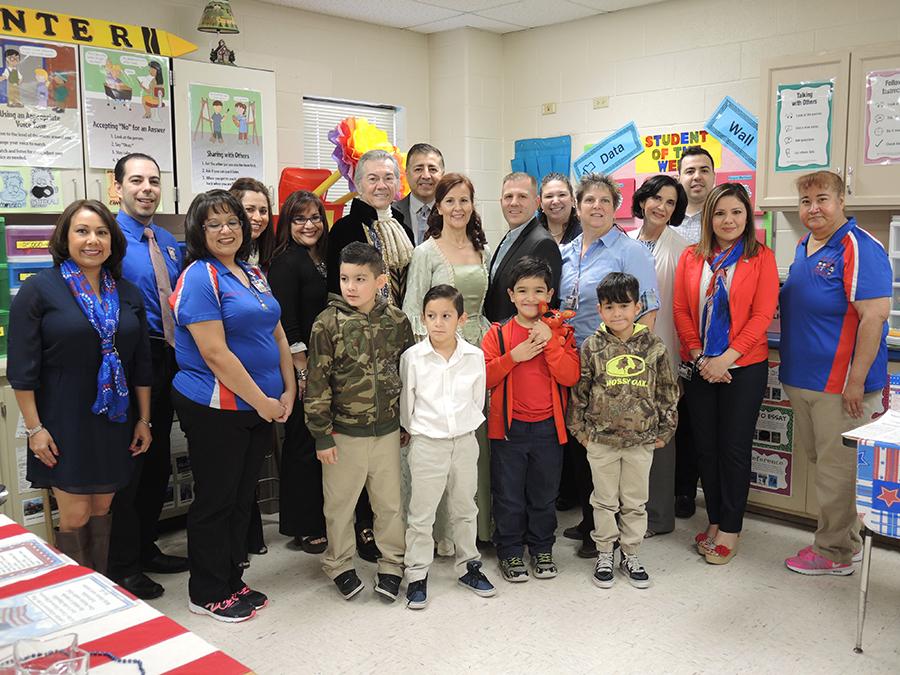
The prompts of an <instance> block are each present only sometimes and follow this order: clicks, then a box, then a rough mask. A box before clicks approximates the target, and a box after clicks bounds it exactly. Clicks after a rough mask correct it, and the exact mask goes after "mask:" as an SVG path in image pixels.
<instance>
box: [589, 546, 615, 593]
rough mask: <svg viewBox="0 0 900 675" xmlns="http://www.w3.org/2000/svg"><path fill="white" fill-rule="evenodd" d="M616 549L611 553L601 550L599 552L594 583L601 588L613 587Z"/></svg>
mask: <svg viewBox="0 0 900 675" xmlns="http://www.w3.org/2000/svg"><path fill="white" fill-rule="evenodd" d="M615 555H616V554H615V551H610V552H609V553H605V552H600V553H598V554H597V564H596V566H595V567H594V576H593V580H594V585H595V586H599V587H600V588H612V585H613V582H614V579H613V559H614V556H615Z"/></svg>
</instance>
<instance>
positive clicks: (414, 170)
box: [394, 143, 444, 246]
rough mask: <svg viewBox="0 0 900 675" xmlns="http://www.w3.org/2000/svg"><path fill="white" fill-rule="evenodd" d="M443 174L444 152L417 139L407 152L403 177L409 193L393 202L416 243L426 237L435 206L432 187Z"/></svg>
mask: <svg viewBox="0 0 900 675" xmlns="http://www.w3.org/2000/svg"><path fill="white" fill-rule="evenodd" d="M443 175H444V156H443V155H442V154H441V151H440V150H438V149H437V148H436V147H434V146H433V145H428V143H416V144H415V145H414V146H412V147H411V148H410V149H409V152H407V153H406V180H407V181H408V182H409V194H408V195H407V196H406V197H404V198H403V199H401V200H400V201H399V202H395V203H394V208H395V209H396V210H397V211H399V212H400V213H401V214H403V222H404V224H405V225H406V226H407V227H408V228H409V229H410V230H412V231H413V234H414V235H415V238H416V245H417V246H418V245H419V244H421V243H422V242H423V241H425V230H427V229H428V224H427V223H428V214H430V213H431V209H432V208H433V207H434V189H435V188H436V187H437V184H438V181H440V180H441V177H442V176H443Z"/></svg>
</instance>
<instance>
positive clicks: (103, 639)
mask: <svg viewBox="0 0 900 675" xmlns="http://www.w3.org/2000/svg"><path fill="white" fill-rule="evenodd" d="M22 534H28V530H26V529H25V528H23V527H22V526H21V525H18V524H17V523H15V522H13V521H12V520H10V519H9V518H7V517H6V516H4V515H2V514H0V544H2V543H3V540H4V539H9V538H10V537H16V536H19V535H22ZM89 574H96V572H94V571H93V570H91V569H88V568H86V567H80V566H78V565H75V564H68V565H65V566H63V567H57V568H56V569H53V570H51V571H49V572H46V573H44V574H41V575H39V576H36V577H33V578H30V579H25V580H23V581H18V582H15V583H11V584H8V585H6V586H2V587H0V599H4V598H9V597H12V596H14V595H19V594H20V593H25V592H27V591H33V590H36V589H40V588H44V587H47V586H52V585H53V584H58V583H60V582H63V581H67V580H70V579H76V578H78V577H82V576H86V575H89ZM117 588H118V590H119V591H121V592H122V593H124V594H125V595H127V596H128V597H130V598H133V597H134V596H132V595H131V594H130V593H128V591H126V590H125V589H123V588H122V587H120V586H117ZM135 600H137V599H136V598H135ZM71 632H75V633H77V634H78V646H79V647H81V648H82V649H84V650H85V651H89V652H109V653H111V654H114V655H115V656H117V657H119V658H132V659H140V661H141V662H142V663H143V665H144V669H145V670H146V672H147V673H148V674H149V673H168V674H170V675H171V674H178V675H186V674H187V673H190V674H191V675H194V674H195V673H215V675H246V674H247V673H251V672H252V671H251V670H250V668H248V667H247V666H245V665H243V664H242V663H240V662H238V661H236V660H235V659H233V658H231V657H230V656H228V655H227V654H225V653H224V652H222V651H219V650H218V649H216V648H215V647H213V646H212V645H211V644H209V643H208V642H206V641H205V640H203V639H201V638H199V637H198V636H196V635H194V634H193V633H191V632H190V631H189V630H188V629H187V628H185V627H184V626H182V625H180V624H178V623H176V622H175V621H172V619H170V618H168V617H167V616H165V615H164V614H162V613H160V612H158V611H157V610H155V609H153V608H152V607H151V606H150V605H148V604H147V603H145V602H142V601H140V600H137V604H136V605H134V606H133V607H130V608H128V609H125V610H123V611H120V612H116V613H113V614H109V615H107V616H103V617H100V618H98V619H94V620H92V621H87V622H85V623H83V624H81V625H79V626H77V627H75V628H68V629H65V630H62V631H60V632H59V633H60V634H62V633H71ZM46 637H49V636H46ZM111 672H122V670H121V666H119V665H116V664H115V663H112V662H111V661H110V660H109V659H108V658H106V657H102V656H92V657H91V673H98V674H102V673H111Z"/></svg>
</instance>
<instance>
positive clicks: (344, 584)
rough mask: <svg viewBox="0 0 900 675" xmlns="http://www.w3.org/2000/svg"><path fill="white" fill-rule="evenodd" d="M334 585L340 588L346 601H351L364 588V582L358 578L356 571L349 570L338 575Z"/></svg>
mask: <svg viewBox="0 0 900 675" xmlns="http://www.w3.org/2000/svg"><path fill="white" fill-rule="evenodd" d="M334 585H335V586H337V587H338V590H339V591H340V592H341V595H342V596H344V600H349V599H350V598H352V597H353V596H354V595H356V594H357V593H359V592H360V591H361V590H362V589H363V588H364V587H363V582H362V581H360V580H359V577H358V576H356V570H347V571H346V572H342V573H341V574H338V575H337V576H336V577H335V578H334Z"/></svg>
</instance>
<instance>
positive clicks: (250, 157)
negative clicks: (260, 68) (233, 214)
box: [188, 84, 263, 192]
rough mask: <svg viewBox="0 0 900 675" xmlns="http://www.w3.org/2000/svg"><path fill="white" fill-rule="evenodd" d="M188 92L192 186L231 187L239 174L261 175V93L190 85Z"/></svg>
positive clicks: (199, 188)
mask: <svg viewBox="0 0 900 675" xmlns="http://www.w3.org/2000/svg"><path fill="white" fill-rule="evenodd" d="M188 97H189V98H190V111H191V127H192V128H191V174H192V176H191V178H192V181H193V183H192V187H193V191H194V192H205V191H207V190H212V189H215V188H219V189H223V190H227V189H228V188H230V187H231V184H232V183H233V182H234V181H235V179H236V178H240V177H241V176H249V177H250V178H256V179H257V180H262V179H263V149H262V137H261V132H262V130H261V129H260V128H259V125H258V120H261V119H262V95H261V94H260V92H258V91H254V90H252V89H231V88H228V87H219V86H214V85H206V84H191V85H190V86H189V88H188Z"/></svg>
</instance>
